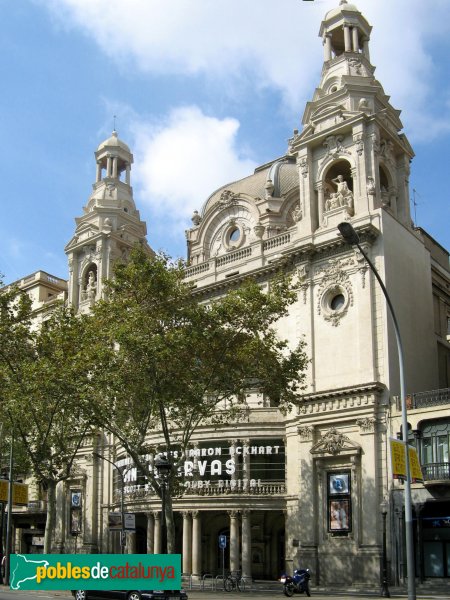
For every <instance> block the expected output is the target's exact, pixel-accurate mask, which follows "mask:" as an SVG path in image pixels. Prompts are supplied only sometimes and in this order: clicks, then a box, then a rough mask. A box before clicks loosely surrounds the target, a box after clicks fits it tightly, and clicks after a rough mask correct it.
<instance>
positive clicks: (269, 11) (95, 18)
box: [35, 0, 450, 135]
mask: <svg viewBox="0 0 450 600" xmlns="http://www.w3.org/2000/svg"><path fill="white" fill-rule="evenodd" d="M35 1H38V2H40V3H41V4H42V5H43V6H45V7H46V8H49V9H51V11H52V15H53V16H54V17H55V18H56V20H57V22H58V23H59V24H60V26H65V27H70V26H72V27H73V26H75V27H79V28H81V29H82V30H83V31H84V32H85V33H86V34H87V35H89V36H90V37H92V38H93V39H94V40H95V41H96V42H97V44H98V45H99V46H100V47H101V49H102V50H103V52H105V53H106V54H107V55H108V56H110V57H111V58H112V59H114V60H116V61H118V62H120V63H122V64H125V65H126V66H127V68H131V69H133V68H138V69H140V70H143V71H147V72H152V73H156V74H158V73H163V74H166V75H167V74H182V75H188V76H189V75H193V74H204V75H206V76H208V77H209V78H215V79H218V80H222V81H223V80H227V85H225V86H224V89H226V90H227V92H228V93H229V92H230V90H231V93H233V90H234V92H235V93H238V88H237V85H235V86H234V87H233V85H232V84H231V85H230V80H231V81H235V83H236V84H237V82H238V81H239V78H240V77H242V75H243V74H245V76H249V73H251V77H252V84H253V85H254V86H272V87H274V88H276V89H278V90H280V91H281V92H282V94H283V97H284V100H285V103H286V104H287V105H288V106H289V107H290V108H291V109H295V111H296V112H297V113H298V111H299V110H302V109H303V101H304V99H305V98H307V97H310V96H311V95H312V92H313V88H314V86H315V85H316V84H317V83H318V80H319V70H320V64H321V53H322V50H321V41H320V40H319V39H318V37H317V33H318V30H319V25H320V21H321V19H322V18H323V16H324V15H325V13H326V11H327V10H330V9H331V8H335V7H336V6H338V0H316V1H315V2H311V3H309V2H300V0H245V2H243V1H242V0H170V2H168V1H167V0H127V1H126V2H123V0H35ZM355 3H356V5H357V7H358V8H359V9H360V10H361V12H362V13H363V14H364V15H365V16H366V17H367V19H368V21H369V22H370V23H371V24H372V25H373V27H374V31H373V33H372V40H371V49H372V59H373V62H374V64H375V65H377V66H378V71H377V74H378V77H379V79H380V81H381V82H382V84H383V85H384V87H385V90H386V93H388V94H390V95H391V96H392V100H393V103H394V105H395V106H396V107H398V108H401V109H402V110H403V111H404V114H405V115H406V119H407V123H408V128H409V130H410V131H411V130H413V132H414V134H416V135H423V134H424V129H426V128H427V127H430V130H429V131H428V132H427V133H426V134H427V135H430V132H431V133H432V132H434V131H435V130H439V127H441V125H442V126H443V127H444V129H445V128H447V127H448V120H446V119H445V118H443V117H442V116H441V115H439V111H440V110H442V108H443V107H442V104H441V105H439V106H436V98H433V96H432V90H433V89H434V88H435V84H436V81H435V78H436V77H437V76H438V69H439V64H440V63H441V61H443V62H444V63H445V67H443V68H442V75H443V76H442V83H443V85H444V86H447V89H448V83H447V78H445V80H444V74H445V71H447V72H448V56H449V55H450V47H449V35H448V34H449V32H450V19H448V0H433V2H426V1H425V2H424V0H395V2H393V1H392V0H377V1H376V2H374V0H356V2H355ZM436 42H439V43H440V45H441V48H442V51H441V54H440V55H439V56H436V55H433V52H435V49H436V47H437V44H436ZM441 67H442V64H441ZM437 104H439V103H437ZM406 119H405V120H406Z"/></svg>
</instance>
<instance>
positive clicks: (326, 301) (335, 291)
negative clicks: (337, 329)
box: [319, 284, 353, 325]
mask: <svg viewBox="0 0 450 600" xmlns="http://www.w3.org/2000/svg"><path fill="white" fill-rule="evenodd" d="M352 304H353V300H352V293H351V289H350V288H349V287H345V286H344V285H341V284H332V285H329V286H327V288H326V289H325V290H324V291H323V293H322V294H321V295H320V299H319V314H322V315H323V317H324V319H325V320H326V321H330V322H331V323H332V324H333V325H338V324H339V322H340V320H341V319H342V317H343V316H344V315H345V314H346V313H347V310H348V308H349V306H351V305H352Z"/></svg>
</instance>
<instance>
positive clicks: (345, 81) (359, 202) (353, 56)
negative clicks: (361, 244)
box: [289, 0, 414, 234]
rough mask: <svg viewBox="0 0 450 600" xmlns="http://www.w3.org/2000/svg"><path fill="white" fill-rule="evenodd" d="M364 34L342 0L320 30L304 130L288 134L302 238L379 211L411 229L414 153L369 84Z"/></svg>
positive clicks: (394, 115)
mask: <svg viewBox="0 0 450 600" xmlns="http://www.w3.org/2000/svg"><path fill="white" fill-rule="evenodd" d="M371 29H372V28H371V26H370V25H369V24H368V22H367V21H366V19H365V18H364V16H363V15H362V14H361V13H360V12H359V11H358V9H357V8H356V7H355V6H354V5H353V4H349V3H348V2H347V1H346V0H341V2H340V5H339V6H338V7H337V8H335V9H333V10H331V11H329V12H328V13H327V14H326V16H325V18H324V20H323V21H322V24H321V27H320V32H319V35H320V36H321V37H322V39H323V46H324V64H323V68H322V77H321V81H320V84H319V87H318V88H317V89H316V90H315V93H314V96H313V99H312V100H311V101H310V102H308V103H307V105H306V109H305V112H304V116H303V130H302V132H301V133H298V131H295V132H294V136H293V138H292V139H291V140H290V146H289V148H290V153H291V154H293V155H294V156H296V157H297V163H298V166H299V170H300V177H299V179H300V187H301V190H300V197H301V198H302V205H303V206H302V214H303V221H302V223H301V225H300V228H301V230H302V232H303V233H304V234H308V233H311V232H314V231H316V230H318V229H324V228H325V229H327V228H335V227H336V225H337V224H338V223H339V222H340V221H342V220H345V219H349V218H351V217H355V220H356V222H357V221H358V219H359V218H360V217H363V216H364V215H367V214H369V213H371V212H372V211H374V210H376V209H378V208H380V207H381V208H383V209H385V210H387V211H389V213H390V214H391V215H392V216H393V217H394V218H395V219H396V220H398V221H400V222H401V223H402V224H404V225H405V226H406V227H411V219H410V210H409V191H408V176H409V162H410V160H411V158H412V157H413V155H414V153H413V151H412V148H411V146H410V145H409V143H408V140H407V139H406V137H405V135H404V134H402V133H400V131H401V129H402V123H401V121H400V118H399V115H400V111H399V110H395V109H394V108H393V107H392V106H391V104H390V103H389V96H387V95H386V94H385V93H384V90H383V87H382V86H381V84H380V83H379V82H378V81H377V80H376V79H375V76H374V72H375V68H374V67H373V66H372V64H371V62H370V54H369V41H370V33H371ZM355 220H353V222H354V223H355Z"/></svg>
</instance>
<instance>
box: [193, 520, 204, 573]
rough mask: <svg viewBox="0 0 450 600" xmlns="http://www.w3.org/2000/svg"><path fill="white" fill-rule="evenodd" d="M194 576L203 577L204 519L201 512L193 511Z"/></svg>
mask: <svg viewBox="0 0 450 600" xmlns="http://www.w3.org/2000/svg"><path fill="white" fill-rule="evenodd" d="M192 576H193V577H195V578H196V579H197V581H198V580H200V579H201V577H202V521H201V513H200V511H198V510H194V511H193V513H192Z"/></svg>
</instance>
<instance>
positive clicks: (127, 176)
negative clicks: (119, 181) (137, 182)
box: [125, 163, 131, 185]
mask: <svg viewBox="0 0 450 600" xmlns="http://www.w3.org/2000/svg"><path fill="white" fill-rule="evenodd" d="M130 172H131V166H130V163H127V166H126V170H125V183H126V184H127V185H130V181H131V179H130Z"/></svg>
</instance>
